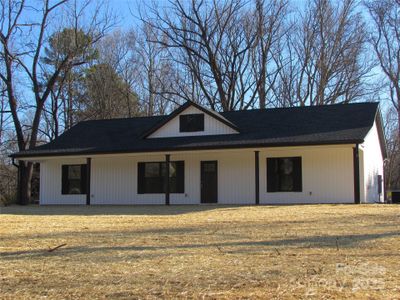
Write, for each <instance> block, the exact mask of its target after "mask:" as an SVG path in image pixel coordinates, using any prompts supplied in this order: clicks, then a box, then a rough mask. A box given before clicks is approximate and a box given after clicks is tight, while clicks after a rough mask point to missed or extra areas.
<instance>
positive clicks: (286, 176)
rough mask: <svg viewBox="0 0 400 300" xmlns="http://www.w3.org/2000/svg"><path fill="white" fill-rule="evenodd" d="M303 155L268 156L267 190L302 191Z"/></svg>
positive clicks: (269, 191) (271, 191)
mask: <svg viewBox="0 0 400 300" xmlns="http://www.w3.org/2000/svg"><path fill="white" fill-rule="evenodd" d="M302 189H303V187H302V168H301V157H271V158H267V192H268V193H273V192H301V191H302Z"/></svg>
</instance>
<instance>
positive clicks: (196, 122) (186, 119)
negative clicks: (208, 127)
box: [179, 114, 204, 132]
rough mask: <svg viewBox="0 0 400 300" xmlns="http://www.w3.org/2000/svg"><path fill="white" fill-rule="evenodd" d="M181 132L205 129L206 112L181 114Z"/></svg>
mask: <svg viewBox="0 0 400 300" xmlns="http://www.w3.org/2000/svg"><path fill="white" fill-rule="evenodd" d="M179 131H180V132H196V131H204V114H188V115H180V116H179Z"/></svg>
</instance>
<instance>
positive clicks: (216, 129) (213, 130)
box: [148, 106, 237, 138]
mask: <svg viewBox="0 0 400 300" xmlns="http://www.w3.org/2000/svg"><path fill="white" fill-rule="evenodd" d="M188 114H204V131H198V132H179V116H180V115H188ZM233 133H237V131H235V130H234V129H232V128H231V127H229V126H227V125H225V124H224V123H222V122H220V121H219V120H217V119H216V118H213V117H211V116H210V115H208V114H206V113H204V112H202V111H201V110H199V109H197V108H195V107H193V106H190V107H188V108H187V109H185V110H184V111H183V112H181V113H180V114H179V115H177V116H176V117H175V118H173V119H172V120H170V121H169V122H168V123H167V124H165V125H164V126H162V127H161V128H159V129H158V130H157V131H155V132H153V133H152V134H151V135H150V136H149V137H148V138H160V137H179V136H198V135H218V134H233Z"/></svg>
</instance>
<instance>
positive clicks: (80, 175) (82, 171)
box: [61, 165, 86, 195]
mask: <svg viewBox="0 0 400 300" xmlns="http://www.w3.org/2000/svg"><path fill="white" fill-rule="evenodd" d="M61 193H62V194H63V195H72V194H86V165H63V166H62V191H61Z"/></svg>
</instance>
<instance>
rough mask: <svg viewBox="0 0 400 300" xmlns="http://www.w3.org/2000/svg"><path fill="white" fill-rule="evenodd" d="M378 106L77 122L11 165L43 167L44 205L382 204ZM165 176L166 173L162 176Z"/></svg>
mask: <svg viewBox="0 0 400 300" xmlns="http://www.w3.org/2000/svg"><path fill="white" fill-rule="evenodd" d="M385 156H386V148H385V140H384V136H383V131H382V125H381V117H380V112H379V107H378V104H376V103H357V104H341V105H330V106H319V107H296V108H278V109H266V110H249V111H233V112H225V113H216V112H213V111H210V110H208V109H206V108H204V107H202V106H200V105H198V104H195V103H192V102H187V103H185V104H184V105H182V106H180V107H179V108H177V109H176V110H175V111H173V112H172V113H171V114H170V115H168V116H156V117H138V118H128V119H114V120H97V121H86V122H81V123H79V124H77V125H76V126H74V127H73V128H71V129H70V130H68V131H67V132H65V133H64V134H63V135H61V136H60V137H58V138H57V139H56V140H54V141H52V142H50V143H48V144H45V145H42V146H38V147H36V148H34V149H31V150H27V151H23V152H18V153H15V154H13V155H12V157H13V158H14V159H17V160H29V161H34V162H38V163H40V204H41V205H66V204H74V205H77V204H78V205H105V204H107V205H110V204H114V205H135V204H141V205H142V204H158V205H159V204H167V205H168V204H201V203H218V204H292V203H374V202H382V201H383V200H384V198H383V195H384V192H383V180H382V178H383V165H384V159H385ZM166 166H169V168H167V167H166Z"/></svg>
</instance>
